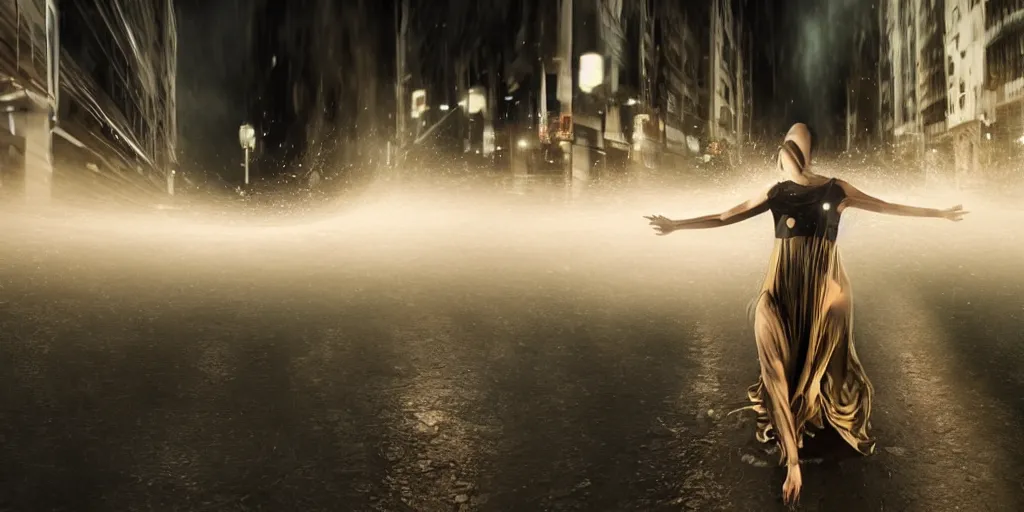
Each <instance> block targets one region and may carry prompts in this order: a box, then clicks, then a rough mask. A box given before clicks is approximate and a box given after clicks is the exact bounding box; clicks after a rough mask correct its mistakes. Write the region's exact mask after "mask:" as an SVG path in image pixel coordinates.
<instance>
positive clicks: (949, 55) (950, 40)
mask: <svg viewBox="0 0 1024 512" xmlns="http://www.w3.org/2000/svg"><path fill="white" fill-rule="evenodd" d="M984 4H985V3H984V2H983V1H982V0H947V2H946V12H945V23H946V86H947V92H946V94H947V97H948V103H949V105H948V107H947V109H946V113H947V118H946V124H947V127H948V130H949V133H950V135H951V136H952V139H953V149H954V157H955V164H956V171H957V173H958V174H961V173H964V172H970V171H972V170H973V169H975V168H976V167H977V166H978V159H979V152H980V146H981V131H982V130H981V129H982V124H983V122H982V119H983V118H985V108H986V107H985V104H986V103H987V98H988V95H987V90H986V88H985V41H986V39H985V5H984Z"/></svg>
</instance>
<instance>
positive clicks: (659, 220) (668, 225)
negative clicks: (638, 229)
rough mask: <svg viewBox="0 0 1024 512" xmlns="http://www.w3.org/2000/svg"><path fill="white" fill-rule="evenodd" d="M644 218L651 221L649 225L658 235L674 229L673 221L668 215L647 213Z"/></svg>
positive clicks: (663, 234)
mask: <svg viewBox="0 0 1024 512" xmlns="http://www.w3.org/2000/svg"><path fill="white" fill-rule="evenodd" d="M644 218H645V219H647V220H649V221H651V226H654V233H655V234H656V235H658V236H665V235H667V234H669V233H671V232H673V231H675V230H676V228H675V221H673V220H672V219H669V218H668V217H664V216H661V215H649V216H645V217H644Z"/></svg>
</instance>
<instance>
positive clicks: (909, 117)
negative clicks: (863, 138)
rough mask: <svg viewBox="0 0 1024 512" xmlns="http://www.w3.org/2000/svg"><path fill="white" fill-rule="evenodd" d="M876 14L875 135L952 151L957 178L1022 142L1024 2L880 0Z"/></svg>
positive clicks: (921, 146) (1008, 0)
mask: <svg viewBox="0 0 1024 512" xmlns="http://www.w3.org/2000/svg"><path fill="white" fill-rule="evenodd" d="M881 11H882V14H881V16H880V20H879V23H880V25H881V34H882V37H881V41H882V42H883V44H882V50H883V51H882V55H881V58H880V59H879V60H880V65H879V70H880V71H879V74H880V80H879V84H880V87H879V93H880V101H879V107H880V110H881V112H880V122H879V125H878V126H879V130H880V131H881V132H882V133H883V134H885V135H891V136H892V137H893V138H894V139H896V140H899V139H900V137H904V136H907V135H909V134H915V135H918V136H919V137H920V140H923V141H924V142H925V144H921V145H919V147H920V148H924V147H926V144H935V145H939V144H942V145H944V146H946V147H948V148H951V149H952V152H953V156H954V159H955V167H956V170H957V175H958V176H959V177H963V176H964V175H965V174H971V173H975V172H977V170H978V169H979V168H980V164H981V162H982V160H984V161H985V162H986V163H987V162H991V161H993V160H992V159H993V158H996V159H997V160H998V158H999V157H1000V156H1002V157H1006V158H1009V156H1007V155H1008V154H1010V153H1012V152H1010V153H1007V152H1005V151H996V148H1006V147H1014V145H1015V144H1016V145H1017V146H1019V145H1021V143H1022V142H1024V23H1022V22H1024V2H1020V1H1019V0H945V1H939V0H885V1H884V2H883V7H882V9H881ZM886 43H889V44H886ZM909 83H913V84H915V87H913V88H911V87H909V85H908V84H909Z"/></svg>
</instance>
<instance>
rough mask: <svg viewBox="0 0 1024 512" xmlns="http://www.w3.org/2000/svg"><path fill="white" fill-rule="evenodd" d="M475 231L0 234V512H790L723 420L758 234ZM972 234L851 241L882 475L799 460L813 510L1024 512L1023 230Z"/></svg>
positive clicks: (865, 228)
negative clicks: (874, 395)
mask: <svg viewBox="0 0 1024 512" xmlns="http://www.w3.org/2000/svg"><path fill="white" fill-rule="evenodd" d="M403 204H404V203H403ZM453 204H454V206H450V207H448V208H447V209H437V210H433V211H430V212H427V211H420V212H418V214H417V213H416V212H415V211H414V210H415V208H416V206H415V205H414V206H408V205H404V206H398V205H397V204H396V205H394V206H393V207H392V206H388V207H386V208H385V207H383V206H380V207H378V206H373V205H371V206H367V207H366V208H365V209H363V210H358V211H352V212H348V213H346V214H345V216H344V218H340V219H337V220H335V221H331V222H326V221H325V222H321V223H319V224H315V225H310V226H305V227H301V228H285V227H279V228H260V229H262V231H261V230H260V229H257V228H252V227H239V228H237V229H236V230H235V231H226V230H227V229H228V228H216V229H215V228H214V227H211V226H201V227H191V228H189V229H184V228H182V227H181V225H180V224H178V223H175V222H172V221H169V220H166V219H142V220H139V221H138V222H139V223H141V225H146V226H148V228H147V230H140V229H136V228H137V226H136V227H127V226H119V225H116V224H114V223H113V221H110V219H107V220H101V219H92V221H89V222H86V220H88V219H86V220H81V219H80V220H76V221H68V220H66V219H57V220H55V219H52V218H50V219H46V220H32V219H27V218H17V217H13V216H7V217H5V218H4V220H3V221H0V223H2V224H3V228H2V231H3V232H5V233H14V234H16V235H17V236H14V235H11V236H9V237H8V238H5V240H4V241H3V245H2V248H0V262H2V263H0V266H2V268H0V279H2V281H0V286H2V289H0V290H2V292H0V293H2V295H0V304H2V306H3V307H2V308H0V368H2V369H3V370H2V371H0V441H2V442H0V459H2V460H3V461H4V463H3V464H2V465H0V510H39V511H43V510H80V511H84V510H308V511H313V510H366V511H374V510H376V511H396V510H417V511H421V510H422V511H443V510H500V511H506V510H586V511H591V510H730V511H733V510H750V511H763V510H775V509H781V508H782V506H781V500H780V491H781V485H782V480H783V477H784V472H783V470H782V469H781V468H778V467H777V466H776V462H777V460H778V459H777V454H774V453H771V452H770V451H769V450H766V447H764V446H761V445H759V444H757V443H756V442H755V441H754V439H753V417H752V416H749V415H746V413H736V414H731V415H730V414H728V413H729V412H730V411H732V410H733V409H737V408H739V407H742V406H743V405H744V403H743V399H744V396H745V395H744V390H745V387H746V386H747V385H749V384H751V383H752V382H753V381H754V379H755V378H756V375H757V373H756V372H757V360H756V352H755V348H754V343H753V337H752V330H751V328H750V324H749V321H748V317H747V313H746V310H747V305H748V303H749V301H750V299H751V298H752V296H753V293H754V292H755V291H756V289H757V285H758V284H759V282H758V281H759V279H760V277H761V272H762V271H763V268H764V265H765V262H766V260H767V256H768V252H769V248H770V243H771V238H770V237H771V228H770V223H769V222H768V221H767V220H765V219H757V220H754V221H751V222H749V223H747V224H745V225H740V226H735V227H733V228H729V229H725V230H720V231H716V232H693V233H682V234H677V235H673V236H672V237H668V238H658V237H654V236H651V234H650V232H649V231H648V228H647V227H646V225H645V223H644V222H643V221H642V219H640V215H643V214H648V213H651V212H650V211H648V206H650V207H657V208H669V207H670V205H669V204H668V203H666V202H662V203H661V204H660V205H659V204H654V205H645V206H644V207H643V208H640V207H636V208H634V207H633V206H631V205H629V204H625V205H617V206H615V207H614V208H591V209H586V208H581V209H579V210H574V211H572V212H566V211H560V210H559V211H556V209H551V210H543V211H534V212H533V213H531V214H530V215H525V214H521V213H515V211H514V210H512V213H510V210H509V209H507V208H505V205H503V204H492V206H491V208H490V209H486V211H484V210H485V209H478V210H473V213H472V214H470V213H468V212H469V210H465V209H461V210H460V209H459V205H458V203H453ZM687 208H689V206H688V207H687ZM385 211H386V212H387V213H386V214H385V213H382V212H385ZM664 211H665V213H667V214H672V213H679V212H671V211H668V210H664ZM410 212H412V213H410ZM683 213H685V212H683ZM976 216H977V217H976V218H972V219H969V220H967V221H965V222H963V223H961V224H952V223H942V222H941V221H931V220H912V219H900V218H880V217H874V216H870V215H868V214H850V215H849V216H848V219H847V221H846V222H847V225H846V231H845V232H844V237H845V238H842V239H841V240H842V243H843V244H844V254H845V257H846V262H847V268H848V271H849V272H850V275H851V279H852V280H853V284H854V287H855V301H856V328H857V333H856V334H857V348H858V352H859V354H860V356H861V359H862V360H863V362H864V364H865V366H866V369H867V371H868V374H869V376H870V377H871V378H872V379H873V382H874V384H875V387H876V389H877V398H876V402H875V410H874V411H873V412H874V414H873V418H874V421H873V426H874V432H875V434H876V436H877V437H878V439H879V453H878V454H877V455H876V456H873V457H869V458H863V457H859V456H856V455H853V454H851V453H849V450H845V449H844V448H843V447H842V446H841V445H839V444H836V443H835V442H834V440H833V441H831V442H830V441H829V440H828V439H825V440H815V441H814V442H812V443H809V445H808V447H807V452H806V453H805V454H804V459H805V461H806V463H807V465H806V469H805V470H804V494H803V498H802V500H801V507H802V509H805V510H822V511H841V510H851V511H863V510H922V511H925V510H1024V445H1022V444H1021V443H1020V432H1022V431H1024V377H1022V375H1024V374H1022V373H1021V372H1020V371H1019V369H1020V368H1021V367H1024V348H1022V347H1024V329H1022V326H1024V274H1021V272H1020V268H1019V261H1021V256H1022V254H1021V253H1022V251H1024V247H1022V246H1020V244H1019V242H1017V240H1016V238H1014V236H1011V234H1010V233H1011V232H1010V231H1009V230H1007V231H1004V232H1000V233H996V232H994V231H991V230H989V231H985V230H981V228H980V226H985V225H988V226H990V227H991V226H992V225H993V224H991V223H989V222H988V220H989V217H996V216H998V217H1000V218H1002V219H1003V220H1004V221H1005V222H1006V225H1011V224H1019V221H1021V220H1024V218H1021V214H1020V213H1019V212H1018V213H1013V214H1011V213H1007V212H1005V211H995V210H992V211H988V212H986V211H984V210H981V211H978V212H977V213H976ZM1008 216H1015V217H1013V220H1014V222H1010V221H1009V220H1006V219H1007V218H1008ZM396 219H401V220H400V221H399V220H396ZM104 222H106V223H107V224H104ZM77 223H84V224H85V225H86V227H77V228H74V229H73V228H72V227H71V226H75V225H78V224H77ZM104 226H109V227H104ZM1007 229H1008V228H1007ZM128 232H133V233H135V234H134V235H132V236H129V235H127V234H126V233H128ZM1015 262H1016V263H1015Z"/></svg>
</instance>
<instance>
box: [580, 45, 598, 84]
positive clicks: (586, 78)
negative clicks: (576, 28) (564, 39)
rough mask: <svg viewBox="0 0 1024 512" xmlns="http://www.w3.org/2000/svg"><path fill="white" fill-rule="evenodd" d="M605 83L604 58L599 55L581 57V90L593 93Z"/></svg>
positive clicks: (590, 54)
mask: <svg viewBox="0 0 1024 512" xmlns="http://www.w3.org/2000/svg"><path fill="white" fill-rule="evenodd" d="M603 83H604V57H603V56H601V55H600V54H597V53H585V54H583V55H580V90H581V91H583V92H585V93H590V92H593V90H594V89H596V88H597V87H598V86H599V85H601V84H603Z"/></svg>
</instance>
